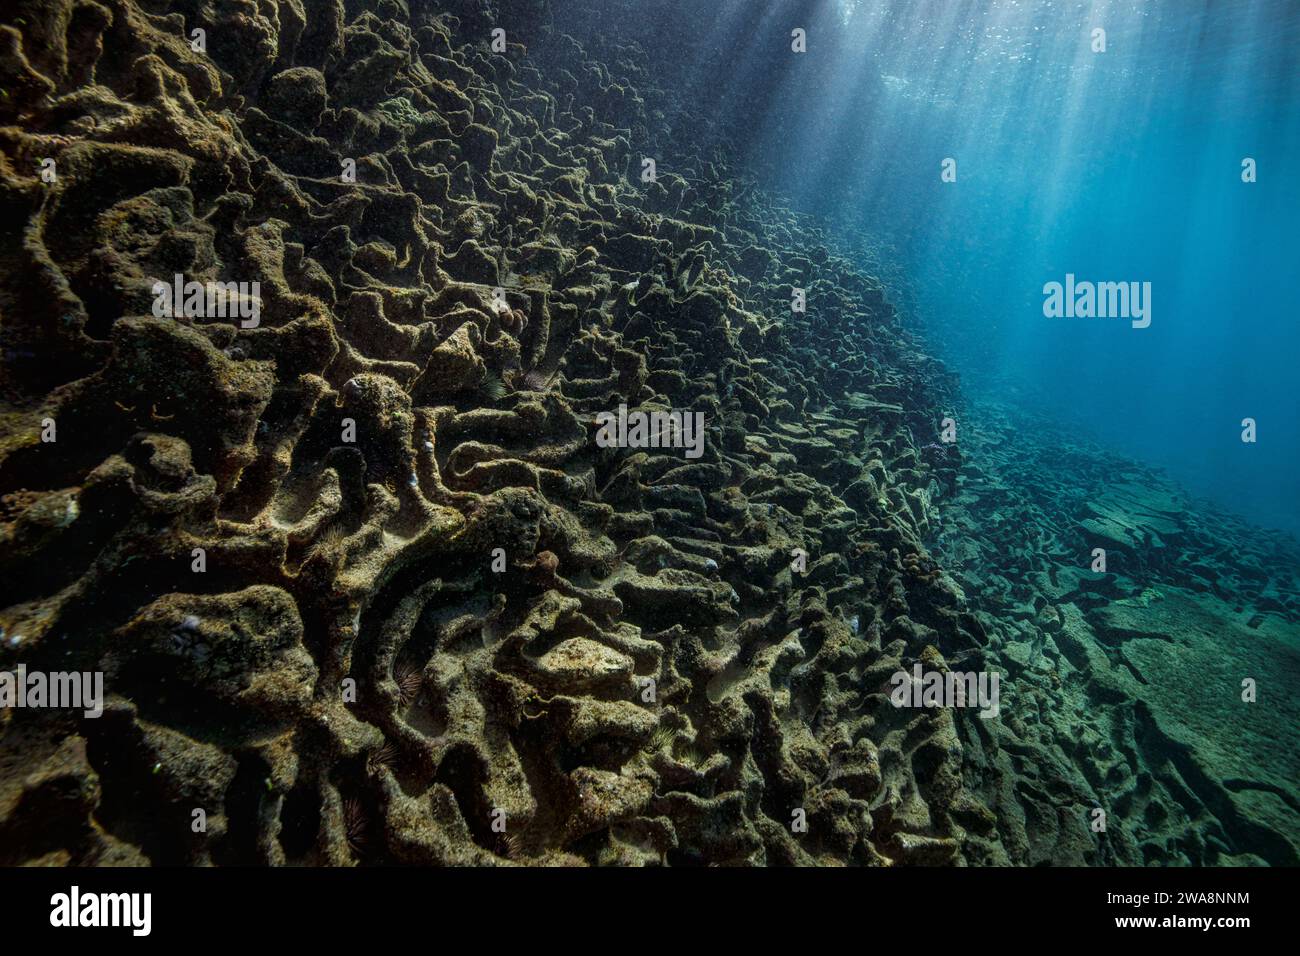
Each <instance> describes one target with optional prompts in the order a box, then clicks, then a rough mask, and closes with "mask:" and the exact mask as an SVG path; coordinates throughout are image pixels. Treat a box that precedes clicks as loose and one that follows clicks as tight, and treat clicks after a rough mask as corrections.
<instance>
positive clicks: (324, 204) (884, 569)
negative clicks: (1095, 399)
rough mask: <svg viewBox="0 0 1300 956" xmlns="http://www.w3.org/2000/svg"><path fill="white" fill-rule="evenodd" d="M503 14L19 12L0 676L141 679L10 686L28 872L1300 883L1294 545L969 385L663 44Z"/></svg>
mask: <svg viewBox="0 0 1300 956" xmlns="http://www.w3.org/2000/svg"><path fill="white" fill-rule="evenodd" d="M503 6H504V7H506V8H508V9H505V10H502V9H499V8H498V7H497V6H496V5H492V4H487V3H479V2H469V0H463V2H451V3H440V4H431V3H421V2H411V3H407V2H402V0H378V2H360V0H348V2H344V0H244V2H230V3H207V2H200V0H181V2H162V0H33V2H26V3H22V4H20V5H18V6H17V7H9V8H7V9H6V10H5V12H3V13H0V336H2V337H3V341H2V343H0V344H2V346H3V365H2V366H0V368H2V373H0V374H2V379H0V534H2V535H3V538H2V539H0V580H2V581H3V585H2V590H0V626H2V627H3V637H2V638H0V669H11V668H14V667H16V666H17V665H19V664H23V665H24V666H25V667H27V668H29V669H39V670H44V671H69V670H74V669H75V670H78V671H102V672H103V673H104V675H105V687H106V690H107V700H106V703H105V708H104V713H103V715H102V716H101V717H98V718H90V717H85V716H83V715H82V714H81V713H79V712H75V711H69V710H58V709H43V710H35V709H4V710H0V864H49V865H60V864H67V865H111V864H156V865H167V864H192V865H206V864H218V865H220V864H292V865H352V864H360V865H371V864H396V863H414V864H461V865H464V864H484V865H510V864H517V863H522V864H561V865H564V864H573V865H580V864H595V865H642V864H647V865H661V864H668V865H705V864H722V865H735V864H747V865H780V864H808V865H819V864H820V865H838V864H863V865H871V864H876V865H885V864H895V865H907V864H966V865H981V864H1017V865H1037V864H1045V863H1051V864H1098V865H1108V864H1236V863H1253V864H1258V863H1270V864H1295V863H1297V862H1300V800H1298V798H1297V780H1300V754H1298V753H1297V746H1296V743H1295V736H1294V730H1295V727H1296V716H1297V715H1296V709H1297V705H1296V703H1295V701H1294V699H1293V697H1291V696H1290V691H1291V689H1292V688H1294V687H1295V686H1297V683H1296V680H1297V677H1298V676H1300V674H1298V673H1297V672H1298V671H1300V649H1298V646H1297V644H1298V642H1297V633H1298V631H1300V581H1298V580H1297V575H1298V574H1300V571H1298V569H1300V549H1298V548H1297V546H1296V543H1295V541H1294V540H1293V539H1291V538H1286V537H1282V536H1280V535H1273V534H1267V533H1263V532H1259V531H1257V530H1255V529H1252V528H1249V527H1248V526H1246V525H1244V524H1242V523H1240V522H1237V521H1235V520H1234V519H1232V518H1230V517H1228V516H1226V515H1222V514H1218V513H1216V512H1215V511H1214V510H1213V509H1211V508H1209V507H1208V506H1205V505H1203V504H1200V503H1195V502H1191V501H1190V500H1189V499H1187V498H1186V497H1185V496H1184V495H1183V494H1182V493H1181V492H1179V491H1178V490H1177V489H1176V488H1175V487H1173V486H1172V485H1170V484H1168V483H1167V482H1165V481H1164V480H1163V479H1161V478H1160V477H1159V476H1157V475H1155V474H1152V473H1150V472H1149V471H1146V470H1143V469H1141V468H1139V467H1137V466H1135V465H1132V464H1129V463H1125V462H1123V461H1119V460H1117V459H1114V458H1112V457H1110V456H1108V455H1107V454H1106V453H1105V452H1103V451H1101V450H1100V449H1097V448H1094V447H1092V446H1089V445H1087V444H1086V443H1084V442H1082V441H1080V440H1076V439H1067V438H1065V437H1062V436H1060V435H1058V434H1055V433H1054V432H1053V431H1052V428H1051V426H1050V425H1049V424H1045V423H1035V422H1031V423H1026V422H1024V421H1021V420H1018V419H1017V418H1016V417H1015V415H1016V414H1017V413H1012V412H1009V411H1007V410H1004V409H997V408H989V407H984V406H969V407H968V406H967V405H966V404H965V399H963V398H962V396H961V395H960V394H959V391H958V388H957V384H956V381H955V379H954V378H953V376H952V375H950V374H949V373H948V372H947V371H946V370H945V368H944V366H943V365H942V364H941V363H940V362H938V361H936V360H935V359H933V358H931V357H930V356H928V355H927V354H926V351H925V347H924V343H923V342H922V341H921V340H920V339H919V338H918V337H917V336H916V335H914V334H912V333H911V332H909V331H908V329H907V328H906V327H905V325H904V323H902V322H901V321H900V319H899V317H898V315H897V314H896V312H895V309H894V307H893V306H892V305H891V303H890V301H889V297H888V295H887V294H886V290H885V287H884V285H883V284H882V282H881V281H880V280H879V279H878V278H875V277H873V276H872V275H869V274H867V273H866V272H865V271H864V270H863V268H862V267H861V266H859V265H857V264H856V260H853V259H849V258H845V257H842V256H840V255H838V254H836V253H835V252H834V251H833V250H834V248H835V244H834V241H833V239H832V237H830V236H828V235H826V234H825V233H824V232H823V231H822V230H821V229H819V228H818V226H817V224H816V223H815V222H813V221H811V220H809V219H807V218H804V217H801V216H799V215H796V214H794V213H792V212H790V211H788V210H787V209H785V208H784V207H783V206H782V205H781V203H780V202H779V200H778V199H777V198H776V197H772V196H769V195H766V194H765V193H764V192H763V191H762V190H761V189H759V188H757V186H755V185H754V184H753V183H752V182H751V181H749V180H746V179H745V178H744V177H743V176H742V175H741V173H740V172H739V171H733V170H732V169H731V168H730V166H729V165H728V156H727V155H726V152H725V150H724V149H722V148H720V147H717V146H712V145H710V146H706V145H704V143H706V142H707V140H705V139H703V138H701V137H694V136H691V135H689V114H690V104H689V103H683V102H681V101H680V100H677V101H675V100H674V98H673V94H672V92H671V84H670V83H669V82H668V81H667V79H666V78H665V76H663V75H662V72H661V71H656V69H655V64H654V62H653V59H652V58H651V57H649V56H648V55H647V54H646V52H645V51H644V50H643V49H642V48H641V47H639V46H637V45H635V44H631V43H620V42H619V41H618V40H617V38H615V37H613V36H604V37H597V38H595V39H593V38H586V39H585V40H584V41H583V42H579V41H578V40H576V39H575V38H574V37H573V36H572V35H571V34H572V33H573V32H576V27H575V28H574V29H573V30H570V29H567V28H566V24H565V22H564V18H563V17H562V16H560V15H559V14H558V13H557V12H556V10H558V9H560V7H559V6H557V7H556V9H555V10H552V9H551V5H549V4H545V3H541V2H537V3H518V4H506V5H503ZM507 13H508V16H506V14H507ZM499 24H501V25H504V26H505V27H506V28H507V33H506V41H507V42H506V46H505V49H504V51H501V52H498V51H494V50H493V48H492V39H493V37H492V31H493V30H494V29H495V28H497V27H498V25H499ZM195 29H201V30H203V31H204V34H203V35H204V40H205V43H204V44H203V46H204V47H205V48H204V49H203V50H201V51H200V50H196V49H195V48H194V45H193V40H192V38H193V34H192V31H193V30H195ZM645 157H653V158H655V159H656V164H657V171H656V175H655V179H654V181H653V182H647V181H645V180H644V179H643V176H642V172H643V169H644V166H643V162H642V160H643V158H645ZM46 160H52V161H53V162H52V163H47V162H46ZM347 161H351V162H352V163H353V164H354V169H355V181H350V180H349V179H348V177H346V176H344V175H341V170H346V169H347ZM49 171H52V172H53V175H48V174H47V172H49ZM177 274H179V275H183V276H184V277H185V278H186V279H189V280H196V281H200V282H204V281H222V282H252V281H256V282H258V283H259V287H260V292H259V296H260V298H259V303H260V317H259V321H258V324H257V325H256V327H250V328H245V327H243V325H244V323H241V322H239V321H235V320H231V319H230V318H205V317H201V316H199V317H193V316H191V317H181V318H171V317H167V316H158V315H156V314H155V310H154V308H153V306H154V299H155V296H154V294H153V292H152V286H153V283H154V282H155V280H156V279H158V278H160V277H163V278H168V279H169V278H170V277H171V276H173V275H177ZM498 289H502V290H504V301H503V300H502V297H501V296H500V295H499V294H498V293H497V290H498ZM796 289H803V290H805V292H806V297H807V302H808V308H807V311H805V312H796V311H792V310H791V301H792V296H793V294H794V290H796ZM620 405H626V406H628V407H629V408H632V409H641V410H654V409H659V410H667V409H679V410H689V411H692V412H701V413H703V415H704V420H705V422H706V423H707V430H706V435H705V441H704V445H703V453H702V455H701V456H700V457H698V458H695V459H692V458H688V457H686V456H684V455H683V453H682V450H681V449H677V448H619V447H609V448H607V447H601V444H600V443H598V442H597V441H596V432H597V418H596V417H597V415H599V414H600V413H602V412H609V411H612V410H615V409H617V408H618V407H619V406H620ZM947 417H952V418H954V419H956V421H957V422H958V423H959V427H960V432H959V434H960V438H959V440H958V442H957V443H956V445H955V446H954V445H947V444H943V443H941V442H940V441H939V433H940V428H941V422H942V421H943V419H945V418H947ZM51 425H53V426H54V427H55V428H56V435H57V437H56V440H49V438H50V437H51V434H50V432H49V428H50V426H51ZM349 429H350V431H349ZM1096 547H1103V548H1106V549H1107V551H1108V554H1109V556H1110V557H1109V560H1110V565H1109V568H1108V571H1107V572H1106V573H1104V574H1102V573H1095V572H1093V571H1091V570H1090V566H1089V561H1090V555H1091V551H1092V549H1094V548H1096ZM797 551H801V552H803V553H804V554H806V556H807V557H806V564H801V563H800V562H799V560H798V558H797V556H796V552H797ZM917 663H921V664H923V665H924V666H925V667H927V668H930V669H938V670H945V669H949V668H951V669H953V670H960V671H972V670H980V671H989V670H992V671H997V672H999V673H1001V674H1002V675H1003V677H1004V683H1003V689H1002V706H1001V713H1000V715H999V716H998V717H996V718H994V719H987V720H986V719H982V718H980V717H979V716H978V715H977V714H976V713H975V712H974V711H972V710H967V709H961V708H935V709H916V708H896V707H895V706H893V705H892V704H891V702H890V699H889V689H890V688H889V681H890V678H891V675H893V674H895V673H896V672H897V671H899V670H911V669H912V668H913V666H914V665H916V664H917ZM1243 677H1251V678H1255V679H1257V680H1258V682H1259V686H1260V701H1259V702H1258V703H1256V704H1253V705H1250V704H1244V703H1243V702H1242V701H1241V697H1240V688H1239V685H1240V681H1241V679H1242V678H1243ZM1097 808H1101V809H1102V810H1104V811H1105V813H1106V819H1107V826H1106V828H1105V830H1104V831H1098V830H1097V829H1096V828H1095V827H1094V826H1093V821H1094V815H1093V814H1094V810H1095V809H1097ZM196 810H202V811H203V817H204V819H205V826H203V827H201V828H196V827H195V826H194V820H195V811H196ZM796 812H800V813H802V816H803V819H804V821H805V822H806V827H792V825H791V821H792V818H793V817H794V816H795V815H796Z"/></svg>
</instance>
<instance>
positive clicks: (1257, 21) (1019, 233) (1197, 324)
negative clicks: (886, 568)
mask: <svg viewBox="0 0 1300 956" xmlns="http://www.w3.org/2000/svg"><path fill="white" fill-rule="evenodd" d="M777 6H778V7H779V6H780V5H777ZM794 6H795V7H796V8H797V12H796V13H795V14H793V15H794V16H801V17H802V18H803V19H804V20H805V21H807V22H804V23H802V24H801V25H802V26H803V27H804V28H805V29H806V30H807V32H808V52H807V53H806V54H803V55H802V56H799V57H796V58H795V65H794V66H793V67H792V68H787V67H786V66H785V65H783V66H782V69H781V70H780V71H775V70H772V71H769V72H771V73H773V74H775V75H776V76H777V78H776V79H771V78H765V77H764V75H763V69H762V66H761V62H762V58H761V57H754V56H752V55H747V56H746V57H745V60H747V61H749V62H748V63H747V64H746V66H745V67H743V70H744V71H745V72H743V73H735V72H728V73H726V75H725V80H726V88H725V90H724V91H722V92H720V93H718V94H716V95H717V96H718V98H719V99H720V100H722V99H725V97H727V96H729V95H731V96H736V97H743V96H744V95H745V93H744V91H746V90H747V89H749V90H752V89H753V88H755V87H756V86H762V85H764V84H766V90H765V96H766V101H767V102H768V103H770V104H773V106H772V109H770V110H768V111H767V115H766V117H765V119H763V120H755V122H757V123H758V124H759V128H758V129H757V130H756V131H755V132H754V133H753V139H752V141H751V142H750V143H749V144H748V149H749V151H750V153H751V156H752V157H753V158H754V160H755V161H756V164H757V165H758V166H760V167H761V168H763V169H764V170H765V176H766V178H767V179H768V180H770V181H772V182H773V183H774V184H775V185H777V186H778V187H779V188H780V189H782V190H783V191H784V192H786V193H788V194H790V195H792V196H794V197H795V202H796V204H797V205H798V206H800V207H802V208H805V209H807V210H809V211H812V212H815V213H818V214H819V215H823V216H826V217H830V218H831V219H832V220H834V221H835V222H836V223H837V225H838V228H839V229H840V230H841V231H842V233H844V234H845V235H847V236H855V237H860V238H862V240H863V241H865V242H868V243H873V242H874V243H877V244H879V245H880V246H881V252H880V258H881V259H882V260H885V261H888V262H890V263H892V264H893V265H894V266H895V267H896V268H895V270H893V272H891V277H890V278H891V279H893V280H894V281H895V283H896V285H898V286H900V287H905V288H899V289H898V290H897V296H898V298H899V299H900V300H901V301H903V302H904V303H905V311H906V312H908V313H910V318H911V319H912V320H913V321H916V322H918V323H920V324H922V325H923V326H924V327H925V328H926V329H927V330H928V339H929V341H930V343H931V345H932V348H933V349H934V351H936V353H938V354H939V355H941V356H942V357H943V358H944V359H945V360H946V361H947V362H948V363H949V364H950V365H952V366H953V367H955V368H956V369H958V370H959V371H960V372H961V374H962V378H963V382H964V387H965V389H966V391H967V392H968V393H970V394H971V395H972V396H975V397H979V396H982V395H992V396H996V397H998V398H1000V399H1003V400H1007V401H1012V402H1021V403H1025V404H1027V405H1032V406H1033V407H1034V408H1035V409H1038V410H1044V411H1047V412H1050V413H1051V416H1052V418H1053V419H1054V420H1056V421H1058V422H1060V423H1061V427H1062V428H1075V429H1078V430H1079V431H1080V432H1085V433H1088V434H1090V435H1092V436H1095V437H1099V438H1100V439H1102V440H1103V441H1104V442H1106V443H1107V444H1109V445H1111V446H1112V447H1114V448H1116V449H1117V450H1120V451H1123V452H1125V453H1127V454H1129V455H1130V456H1132V457H1133V458H1136V459H1138V460H1140V461H1142V462H1145V463H1148V464H1152V465H1156V466H1160V467H1163V468H1165V469H1166V470H1167V471H1168V472H1169V473H1170V474H1171V475H1172V476H1173V477H1175V478H1176V479H1177V480H1179V481H1180V482H1181V483H1182V484H1184V485H1185V486H1186V487H1188V488H1189V489H1190V490H1192V491H1193V492H1195V493H1198V494H1202V495H1205V496H1207V497H1210V498H1212V499H1214V500H1216V501H1217V502H1219V503H1221V504H1222V505H1224V506H1225V507H1227V508H1229V509H1230V510H1233V511H1235V512H1237V513H1239V514H1242V515H1245V516H1247V517H1248V518H1250V519H1252V520H1254V521H1256V522H1259V523H1262V524H1265V525H1269V526H1274V527H1281V528H1285V529H1287V530H1290V531H1293V532H1300V509H1297V507H1296V502H1297V500H1298V499H1300V424H1297V419H1298V418H1300V398H1298V397H1297V390H1296V382H1297V375H1296V352H1297V347H1298V346H1300V330H1298V329H1297V302H1298V301H1300V297H1298V296H1297V288H1296V284H1297V282H1298V281H1300V240H1298V239H1297V234H1298V230H1300V0H1237V2H1206V0H1123V2H1110V3H1085V2H1050V0H1018V2H1016V0H983V2H979V3H973V2H961V0H935V2H924V0H897V2H875V0H860V2H856V3H855V2H851V0H834V2H829V3H824V4H816V3H813V4H806V5H794ZM729 7H733V8H734V5H733V4H729V3H722V4H721V5H720V7H719V14H718V22H719V24H720V25H725V22H726V16H727V11H728V8H729ZM790 18H791V14H789V13H788V11H786V12H783V13H774V14H773V15H772V16H771V17H770V18H769V22H770V26H771V30H772V36H771V37H763V38H753V37H751V38H749V39H748V41H747V43H748V48H749V49H751V50H752V49H753V48H755V47H758V48H761V49H763V50H764V52H765V54H766V55H767V56H770V57H778V56H787V57H788V53H787V52H786V51H787V50H788V45H789V42H790V41H789V29H790V27H791V26H792V24H791V23H790V22H789V21H790ZM723 28H725V26H723ZM1094 28H1102V29H1104V30H1105V31H1106V50H1105V52H1094V50H1093V49H1092V44H1093V36H1092V31H1093V29H1094ZM738 60H739V58H738ZM755 60H758V63H759V65H755V63H754V61H755ZM750 115H751V116H752V115H753V114H752V113H751V114H750ZM1247 157H1249V158H1252V159H1254V160H1255V162H1256V164H1257V181H1256V182H1254V183H1245V182H1243V181H1242V161H1243V159H1245V158H1247ZM946 158H952V159H955V160H956V163H957V180H956V182H953V183H945V182H942V181H941V178H940V171H941V162H942V161H943V160H944V159H946ZM1066 273H1073V274H1074V275H1075V276H1076V277H1077V278H1078V279H1079V280H1092V281H1138V282H1150V283H1151V287H1152V293H1151V325H1150V327H1148V328H1145V329H1135V328H1133V327H1132V326H1131V323H1130V322H1129V321H1128V320H1124V319H1096V318H1093V319H1084V318H1074V319H1066V318H1046V317H1045V316H1044V315H1043V299H1044V296H1043V285H1044V283H1046V282H1049V281H1058V282H1063V281H1064V280H1065V275H1066ZM1245 418H1252V419H1254V420H1255V421H1256V423H1257V430H1258V441H1257V442H1256V443H1253V444H1249V443H1245V442H1243V441H1242V440H1241V433H1242V420H1243V419H1245Z"/></svg>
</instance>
